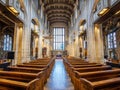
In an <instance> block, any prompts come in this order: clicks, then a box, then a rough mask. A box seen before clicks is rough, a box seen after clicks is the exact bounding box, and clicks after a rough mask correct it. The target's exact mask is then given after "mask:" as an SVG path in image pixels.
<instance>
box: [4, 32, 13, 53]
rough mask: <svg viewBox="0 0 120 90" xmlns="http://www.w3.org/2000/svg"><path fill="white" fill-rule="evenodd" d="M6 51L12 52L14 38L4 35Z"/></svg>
mask: <svg viewBox="0 0 120 90" xmlns="http://www.w3.org/2000/svg"><path fill="white" fill-rule="evenodd" d="M3 50H4V51H11V50H12V37H11V36H10V35H9V34H7V35H4V47H3Z"/></svg>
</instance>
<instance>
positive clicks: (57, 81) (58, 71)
mask: <svg viewBox="0 0 120 90" xmlns="http://www.w3.org/2000/svg"><path fill="white" fill-rule="evenodd" d="M44 90H74V87H73V84H72V83H71V81H70V77H69V76H68V74H67V72H66V70H65V68H64V64H63V60H62V59H56V60H55V65H54V67H53V70H52V73H51V75H50V78H49V80H48V82H47V84H46V85H45V87H44Z"/></svg>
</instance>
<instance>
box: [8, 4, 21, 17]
mask: <svg viewBox="0 0 120 90" xmlns="http://www.w3.org/2000/svg"><path fill="white" fill-rule="evenodd" d="M8 10H9V11H10V12H12V13H13V14H15V15H16V16H17V15H19V12H18V11H17V10H16V9H15V8H14V7H13V6H8Z"/></svg>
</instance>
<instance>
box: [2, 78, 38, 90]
mask: <svg viewBox="0 0 120 90" xmlns="http://www.w3.org/2000/svg"><path fill="white" fill-rule="evenodd" d="M38 80H39V79H34V80H32V81H30V82H20V81H14V80H8V79H3V78H0V90H39V88H38V87H37V86H36V85H37V84H36V82H37V81H38Z"/></svg>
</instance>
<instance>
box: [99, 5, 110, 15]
mask: <svg viewBox="0 0 120 90" xmlns="http://www.w3.org/2000/svg"><path fill="white" fill-rule="evenodd" d="M108 11H109V8H108V7H106V8H103V9H102V10H101V11H100V12H99V13H98V16H103V15H104V14H105V13H107V12H108Z"/></svg>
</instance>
